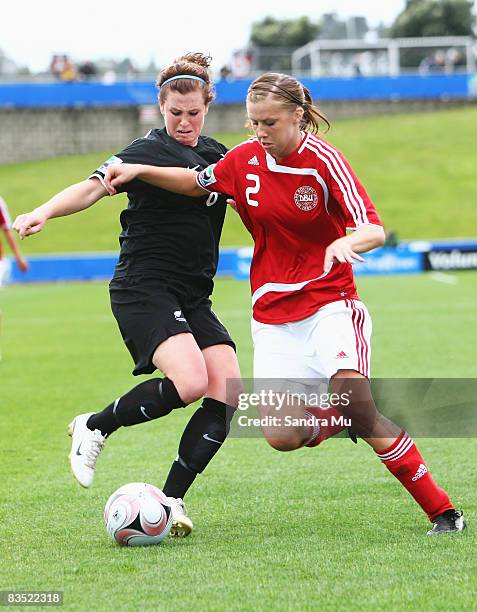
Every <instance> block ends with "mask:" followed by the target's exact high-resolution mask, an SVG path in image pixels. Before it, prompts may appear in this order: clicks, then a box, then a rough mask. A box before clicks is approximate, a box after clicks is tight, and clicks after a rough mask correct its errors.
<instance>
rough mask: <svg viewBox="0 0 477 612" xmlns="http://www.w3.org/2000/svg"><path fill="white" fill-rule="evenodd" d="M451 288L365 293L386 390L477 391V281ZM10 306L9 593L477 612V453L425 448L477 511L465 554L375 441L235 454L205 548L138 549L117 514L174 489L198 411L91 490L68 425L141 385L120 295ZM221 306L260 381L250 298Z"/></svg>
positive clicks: (12, 292)
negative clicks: (114, 505) (111, 516)
mask: <svg viewBox="0 0 477 612" xmlns="http://www.w3.org/2000/svg"><path fill="white" fill-rule="evenodd" d="M446 278H448V279H449V280H450V281H452V282H453V284H451V282H449V283H444V282H439V279H440V277H438V276H437V277H436V276H433V275H430V274H426V275H422V276H403V277H386V278H378V277H374V278H360V279H359V287H360V292H361V295H362V298H363V300H364V301H365V302H366V303H367V305H368V307H369V309H370V311H371V313H372V315H373V319H374V344H373V349H374V353H373V374H374V375H375V376H383V377H384V376H396V377H398V376H401V377H406V376H407V377H464V376H467V377H475V375H476V365H475V346H476V345H477V337H476V329H475V303H476V301H477V282H476V281H477V273H472V272H467V273H459V274H453V275H451V276H448V277H446ZM0 303H1V307H2V311H3V321H2V335H1V338H0V340H1V349H2V356H3V359H2V361H1V362H0V381H1V384H0V412H1V422H2V428H1V430H2V436H1V439H2V442H1V449H0V470H1V475H2V486H1V491H2V494H1V497H0V508H1V511H0V516H1V522H2V537H1V539H0V589H16V590H31V589H40V590H46V589H53V590H62V591H64V605H65V609H69V610H87V609H99V610H190V609H197V610H217V611H219V610H220V611H221V610H250V611H252V610H253V611H255V610H279V611H281V610H317V609H320V610H370V609H372V610H382V609H390V610H407V609H414V610H471V609H475V602H476V581H475V576H476V575H477V567H476V565H477V564H476V556H475V545H476V536H475V533H476V531H475V529H476V528H475V524H476V518H475V517H476V503H477V495H476V484H477V481H476V472H475V440H473V439H470V438H467V439H428V438H426V439H421V440H418V444H419V446H420V448H421V451H422V453H423V455H424V456H425V458H426V460H427V462H428V464H429V466H430V468H431V470H432V472H433V475H434V477H435V478H436V480H437V481H438V482H439V483H441V484H442V485H443V486H445V488H446V489H447V490H448V492H449V493H450V495H451V497H452V498H453V499H454V500H455V503H456V504H457V505H458V506H461V507H463V508H464V509H465V512H466V516H467V518H468V522H469V529H468V530H467V533H464V534H459V535H458V536H457V537H452V536H451V537H449V536H444V537H441V538H434V539H432V538H428V537H426V535H425V532H426V529H427V527H428V523H427V519H426V518H425V516H424V515H423V514H422V512H421V510H420V509H419V508H418V507H417V506H416V505H415V503H414V502H413V500H412V499H411V498H410V497H409V495H408V494H407V493H406V492H405V491H404V490H402V489H401V487H400V486H399V484H398V483H397V482H396V481H395V480H394V479H393V477H392V476H391V475H389V474H388V472H387V471H386V469H385V468H384V467H383V466H382V465H381V464H380V463H379V462H378V461H377V460H376V459H375V458H374V457H373V454H372V452H371V451H370V450H369V449H368V448H367V447H366V445H365V444H364V443H363V442H360V443H359V444H358V446H354V445H353V444H352V443H351V442H350V441H349V440H346V439H336V440H331V441H328V442H327V443H325V444H323V445H322V446H320V447H319V448H317V449H303V450H300V451H296V452H293V453H278V452H277V451H274V450H272V449H271V448H269V447H268V446H267V444H266V442H265V441H264V440H262V439H253V440H252V439H229V440H228V441H227V443H226V445H225V447H224V449H223V450H222V451H221V452H220V453H219V454H218V455H217V457H216V458H215V459H214V461H213V463H211V465H210V466H209V468H208V469H207V471H206V472H205V474H203V475H202V476H200V477H199V478H198V479H197V481H196V484H195V485H194V486H193V487H192V489H191V491H190V493H189V495H188V497H187V502H188V505H189V510H190V513H191V516H192V518H193V520H194V522H195V531H194V533H193V534H192V535H191V537H189V538H188V539H186V540H182V541H174V540H167V541H166V542H165V543H164V544H163V545H161V546H158V547H152V548H145V549H122V548H119V547H117V546H115V545H114V544H113V543H112V542H110V540H109V539H108V537H107V535H106V532H105V530H104V527H103V524H102V510H103V507H104V503H105V501H106V499H107V498H108V496H109V494H110V493H111V492H112V491H113V490H115V489H116V488H117V487H118V486H120V485H122V484H124V483H126V482H131V481H138V480H141V481H142V480H144V481H147V482H152V483H154V484H156V485H158V486H159V487H160V486H162V483H163V481H164V478H165V476H166V473H167V470H168V468H169V465H170V462H171V461H172V459H174V457H175V453H176V450H177V443H178V439H179V436H180V433H181V431H182V429H183V426H184V424H185V422H186V420H187V419H188V417H189V415H190V414H191V408H190V407H189V408H188V409H185V410H178V411H175V412H174V413H173V414H171V415H169V416H168V417H166V418H164V419H160V420H158V421H155V422H154V423H151V424H147V425H141V426H138V427H134V428H130V429H123V430H120V431H118V432H117V433H116V434H114V436H112V437H111V439H110V440H109V442H108V444H107V447H106V448H105V450H104V453H103V454H102V455H101V457H100V459H99V461H98V470H97V476H96V479H95V482H94V484H93V487H92V488H91V489H89V490H83V489H81V488H80V487H79V485H77V484H76V482H75V481H74V479H73V477H72V476H71V475H70V473H69V469H68V461H67V455H68V452H69V438H68V437H67V436H66V425H67V423H68V422H69V420H70V419H71V418H72V417H73V416H74V415H75V414H76V413H78V412H82V411H88V410H96V409H100V408H102V407H103V406H104V405H106V403H109V401H111V400H112V399H113V398H115V397H117V396H118V395H119V394H121V393H122V392H124V391H126V390H127V389H128V388H129V387H130V386H131V385H132V384H133V383H134V382H137V379H133V377H132V376H131V374H130V370H131V363H130V360H129V356H128V354H127V352H126V349H125V348H124V347H123V345H122V342H121V339H120V337H119V333H118V331H117V330H116V326H115V322H114V320H113V318H112V315H111V314H110V311H109V304H108V296H107V286H106V283H90V284H80V283H78V284H69V285H60V284H58V285H38V286H33V285H31V286H11V287H8V288H7V289H5V290H3V291H2V292H1V293H0ZM215 305H216V311H217V313H218V314H219V316H220V317H221V318H222V319H223V320H224V321H225V322H226V324H227V325H228V327H229V329H230V331H231V333H232V334H233V336H234V337H235V338H236V340H237V342H238V349H239V357H240V362H241V366H242V370H243V374H244V375H245V376H250V374H251V343H250V334H249V312H250V297H249V290H248V285H247V283H245V282H237V281H232V280H227V279H224V280H219V281H218V283H217V287H216V291H215Z"/></svg>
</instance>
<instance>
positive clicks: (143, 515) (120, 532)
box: [104, 482, 172, 546]
mask: <svg viewBox="0 0 477 612" xmlns="http://www.w3.org/2000/svg"><path fill="white" fill-rule="evenodd" d="M104 522H105V524H106V530H107V532H108V534H109V536H110V537H111V539H112V540H113V541H115V542H117V543H118V544H119V545H120V546H150V545H152V544H160V543H161V542H162V541H163V540H164V538H166V537H167V536H168V534H169V532H170V530H171V526H172V511H171V507H170V505H169V502H168V499H167V497H166V496H165V495H164V493H163V492H162V491H161V490H160V489H158V488H157V487H155V486H153V485H150V484H147V483H145V482H131V483H129V484H126V485H123V486H122V487H120V488H119V489H118V490H117V491H115V492H114V493H113V494H112V495H111V497H110V498H109V499H108V501H107V502H106V506H105V508H104Z"/></svg>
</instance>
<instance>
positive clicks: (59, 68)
mask: <svg viewBox="0 0 477 612" xmlns="http://www.w3.org/2000/svg"><path fill="white" fill-rule="evenodd" d="M65 58H66V55H56V54H55V55H53V57H52V58H51V62H50V72H51V74H52V75H53V77H54V78H55V79H57V80H58V81H61V75H62V74H63V69H64V66H65Z"/></svg>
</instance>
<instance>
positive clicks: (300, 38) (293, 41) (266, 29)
mask: <svg viewBox="0 0 477 612" xmlns="http://www.w3.org/2000/svg"><path fill="white" fill-rule="evenodd" d="M319 32H320V26H319V24H317V23H312V22H311V21H310V20H309V19H308V17H299V18H298V19H283V20H279V19H275V18H274V17H271V16H269V17H265V18H264V19H262V21H256V22H255V23H253V24H252V32H251V34H250V43H251V44H252V45H255V46H256V47H277V46H280V47H301V46H302V45H306V43H308V42H310V41H311V40H314V39H315V38H316V37H317V36H318V34H319Z"/></svg>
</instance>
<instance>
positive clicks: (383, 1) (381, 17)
mask: <svg viewBox="0 0 477 612" xmlns="http://www.w3.org/2000/svg"><path fill="white" fill-rule="evenodd" d="M404 6H405V0H360V1H359V2H356V0H289V1H285V0H232V1H231V2H230V1H229V0H206V1H205V2H198V1H196V2H192V1H191V0H179V1H174V0H162V1H161V0H154V1H152V0H135V1H128V2H126V0H113V1H112V2H101V1H100V0H76V1H74V0H73V1H68V0H40V1H38V2H28V3H21V2H15V1H14V2H8V1H5V2H2V7H1V9H0V49H2V50H3V52H4V53H5V54H6V55H7V56H8V57H9V58H10V59H12V60H13V61H14V62H15V63H17V64H19V65H26V66H28V67H29V68H30V69H31V70H33V71H41V70H46V69H47V68H48V66H49V63H50V59H51V56H52V54H53V53H67V54H68V55H70V56H71V57H72V58H73V60H75V61H77V62H80V61H84V60H88V59H90V60H97V59H99V58H113V59H123V58H124V57H130V58H131V59H132V60H133V61H134V62H136V64H137V65H138V66H140V67H145V66H146V65H147V64H148V63H149V61H150V60H151V59H154V60H155V62H156V64H157V65H158V66H163V65H165V64H166V63H168V62H169V61H170V60H172V59H173V58H174V57H175V56H177V55H181V54H182V53H184V52H186V51H203V52H208V53H210V54H211V55H212V57H213V58H214V67H215V68H216V69H218V68H219V67H220V66H221V65H223V64H224V63H226V62H227V61H228V60H229V59H230V56H231V53H232V52H233V51H234V50H236V49H240V48H241V47H243V46H245V45H246V43H247V41H248V38H249V34H250V26H251V23H252V22H254V21H257V20H260V19H262V18H263V17H265V16H266V15H273V16H274V17H276V18H279V19H283V18H296V17H299V16H302V15H308V17H309V18H310V19H311V20H312V21H317V20H318V19H319V17H320V16H321V15H323V14H324V13H329V12H335V13H337V14H338V16H339V17H341V18H345V17H349V16H352V15H363V16H365V17H366V18H367V19H368V24H369V25H371V26H373V25H377V24H378V23H379V22H383V23H385V24H386V25H389V24H390V23H392V21H393V20H394V18H395V17H396V16H397V15H398V14H399V13H400V12H401V11H402V9H403V8H404Z"/></svg>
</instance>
